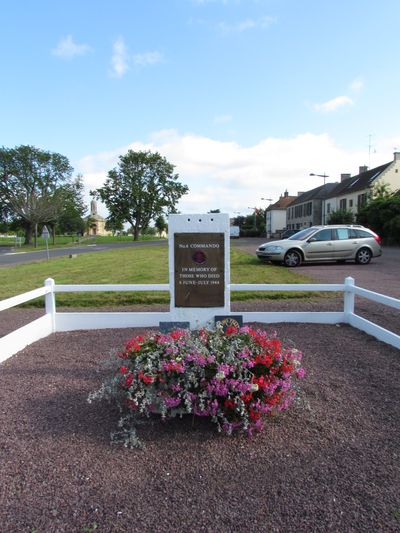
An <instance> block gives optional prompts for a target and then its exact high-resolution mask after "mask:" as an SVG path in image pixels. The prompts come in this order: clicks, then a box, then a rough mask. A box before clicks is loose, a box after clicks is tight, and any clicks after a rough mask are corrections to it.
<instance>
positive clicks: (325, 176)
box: [310, 172, 329, 185]
mask: <svg viewBox="0 0 400 533" xmlns="http://www.w3.org/2000/svg"><path fill="white" fill-rule="evenodd" d="M310 176H318V177H319V178H324V185H325V180H326V178H329V176H328V174H325V172H324V173H323V174H314V172H311V174H310Z"/></svg>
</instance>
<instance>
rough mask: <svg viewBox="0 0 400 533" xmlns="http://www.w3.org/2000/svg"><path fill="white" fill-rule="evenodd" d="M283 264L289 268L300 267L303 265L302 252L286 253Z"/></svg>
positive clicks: (292, 251)
mask: <svg viewBox="0 0 400 533" xmlns="http://www.w3.org/2000/svg"><path fill="white" fill-rule="evenodd" d="M283 262H284V263H285V266H287V267H297V266H299V265H300V263H301V255H300V252H297V251H296V250H289V251H288V252H286V254H285V257H284V259H283Z"/></svg>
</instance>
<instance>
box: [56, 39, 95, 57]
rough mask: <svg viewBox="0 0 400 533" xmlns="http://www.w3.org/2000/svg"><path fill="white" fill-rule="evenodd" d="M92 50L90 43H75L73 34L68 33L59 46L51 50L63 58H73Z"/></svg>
mask: <svg viewBox="0 0 400 533" xmlns="http://www.w3.org/2000/svg"><path fill="white" fill-rule="evenodd" d="M90 50H91V48H90V46H89V45H87V44H78V43H75V42H74V40H73V38H72V35H67V36H66V37H64V38H63V39H61V40H60V42H59V43H58V45H57V47H56V48H54V49H53V50H52V51H51V52H52V54H53V55H55V56H58V57H61V58H63V59H72V58H73V57H75V56H82V55H84V54H87V53H88V52H89V51H90Z"/></svg>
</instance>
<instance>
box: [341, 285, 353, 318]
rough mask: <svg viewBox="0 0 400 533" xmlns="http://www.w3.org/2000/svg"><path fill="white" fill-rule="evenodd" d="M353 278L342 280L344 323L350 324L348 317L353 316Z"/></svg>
mask: <svg viewBox="0 0 400 533" xmlns="http://www.w3.org/2000/svg"><path fill="white" fill-rule="evenodd" d="M353 288H354V278H352V277H350V276H349V277H348V278H346V279H345V280H344V309H343V311H344V316H345V319H346V322H347V323H348V324H350V317H351V315H353V314H354V290H353Z"/></svg>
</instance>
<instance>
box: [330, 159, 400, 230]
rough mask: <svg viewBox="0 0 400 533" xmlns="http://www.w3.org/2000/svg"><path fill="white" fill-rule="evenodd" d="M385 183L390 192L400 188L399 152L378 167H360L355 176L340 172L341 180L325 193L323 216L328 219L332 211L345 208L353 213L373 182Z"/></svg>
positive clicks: (367, 194)
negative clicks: (391, 159)
mask: <svg viewBox="0 0 400 533" xmlns="http://www.w3.org/2000/svg"><path fill="white" fill-rule="evenodd" d="M378 183H381V184H383V183H385V184H387V185H388V186H389V188H390V190H391V191H392V192H396V191H398V190H400V152H395V153H394V158H393V161H390V162H389V163H385V164H384V165H381V166H379V167H375V168H371V169H370V170H368V167H365V166H364V167H360V168H359V173H358V174H357V175H356V176H350V174H342V175H341V181H340V183H338V184H337V186H336V187H335V188H334V189H333V190H332V191H331V192H330V193H329V194H328V195H327V197H326V199H325V203H324V208H325V209H324V218H325V220H328V219H329V215H330V214H331V213H332V212H333V211H337V210H339V209H346V210H347V211H352V212H353V213H354V214H355V215H356V214H357V213H358V211H359V210H360V208H361V207H363V206H364V205H365V204H366V203H367V201H368V198H369V196H370V195H371V192H372V188H373V186H374V185H375V184H378Z"/></svg>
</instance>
